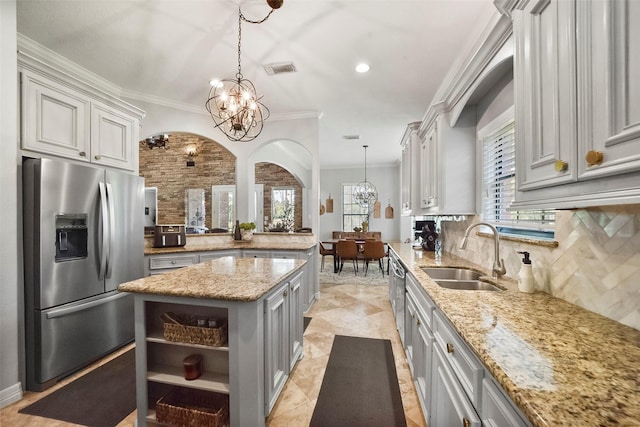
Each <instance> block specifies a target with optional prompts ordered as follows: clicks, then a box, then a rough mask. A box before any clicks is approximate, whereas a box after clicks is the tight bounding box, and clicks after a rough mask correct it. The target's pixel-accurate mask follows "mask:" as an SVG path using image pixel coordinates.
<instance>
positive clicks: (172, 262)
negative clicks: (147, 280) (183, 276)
mask: <svg viewBox="0 0 640 427" xmlns="http://www.w3.org/2000/svg"><path fill="white" fill-rule="evenodd" d="M198 262H199V261H198V253H197V252H193V253H190V254H180V255H177V254H167V255H153V256H148V257H145V263H144V264H145V265H144V275H145V276H153V275H155V274H162V273H166V272H167V271H172V270H175V269H177V268H182V267H187V266H189V265H194V264H197V263H198Z"/></svg>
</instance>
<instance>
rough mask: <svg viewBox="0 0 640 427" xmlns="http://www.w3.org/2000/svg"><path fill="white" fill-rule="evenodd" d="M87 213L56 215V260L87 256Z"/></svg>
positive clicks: (61, 260) (69, 259)
mask: <svg viewBox="0 0 640 427" xmlns="http://www.w3.org/2000/svg"><path fill="white" fill-rule="evenodd" d="M87 241H88V228H87V215H86V214H58V215H56V258H55V260H56V262H63V261H71V260H74V259H81V258H86V257H87Z"/></svg>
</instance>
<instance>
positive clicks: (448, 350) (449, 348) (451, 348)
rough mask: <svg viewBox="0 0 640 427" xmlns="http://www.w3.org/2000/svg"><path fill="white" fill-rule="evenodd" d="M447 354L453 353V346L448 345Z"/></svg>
mask: <svg viewBox="0 0 640 427" xmlns="http://www.w3.org/2000/svg"><path fill="white" fill-rule="evenodd" d="M447 353H453V344H451V343H449V342H448V343H447Z"/></svg>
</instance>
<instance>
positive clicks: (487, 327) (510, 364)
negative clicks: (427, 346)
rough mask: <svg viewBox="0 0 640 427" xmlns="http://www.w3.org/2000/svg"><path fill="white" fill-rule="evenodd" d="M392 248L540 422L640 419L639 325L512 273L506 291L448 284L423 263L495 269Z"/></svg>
mask: <svg viewBox="0 0 640 427" xmlns="http://www.w3.org/2000/svg"><path fill="white" fill-rule="evenodd" d="M391 247H392V248H393V250H394V251H395V252H396V253H397V254H398V255H399V256H400V259H401V261H402V262H403V263H404V264H405V266H406V267H407V268H408V269H409V270H410V272H411V273H412V274H413V276H414V277H415V278H416V279H417V280H418V282H419V283H420V285H421V286H422V287H423V288H424V290H425V291H426V292H427V294H429V295H430V296H431V298H432V299H433V301H434V302H435V304H436V305H437V306H438V308H439V309H440V310H441V311H442V312H443V313H444V315H445V316H446V317H447V318H448V319H449V321H450V322H451V324H452V325H453V326H454V328H455V329H456V330H457V332H458V333H459V334H460V336H461V337H462V338H463V339H464V340H465V341H466V342H467V344H469V346H470V347H471V349H472V350H473V351H474V352H475V354H476V355H477V356H478V358H479V359H480V360H481V361H482V363H483V364H484V365H485V367H486V368H487V370H488V371H489V372H490V373H491V374H492V375H493V377H494V378H495V379H496V380H497V382H498V383H499V384H500V385H501V386H502V388H503V389H504V390H505V392H506V393H507V394H508V395H509V396H510V397H511V399H512V400H513V401H514V402H515V404H516V405H517V406H518V407H519V408H520V410H521V411H522V412H523V414H525V415H526V416H527V417H528V419H529V421H530V422H531V423H532V424H533V425H534V426H640V331H638V330H637V329H633V328H631V327H628V326H625V325H623V324H621V323H618V322H615V321H613V320H610V319H608V318H606V317H604V316H601V315H599V314H596V313H593V312H590V311H588V310H585V309H583V308H581V307H578V306H576V305H573V304H570V303H568V302H565V301H564V300H561V299H559V298H555V297H553V296H551V295H549V294H547V293H543V292H535V293H533V294H525V293H521V292H519V291H518V287H517V282H516V281H514V280H512V279H509V278H503V279H500V280H498V281H497V282H495V283H497V284H498V285H499V286H500V287H502V288H503V289H504V291H502V292H481V291H480V292H478V291H463V290H452V289H446V288H442V287H440V286H438V285H437V284H436V283H435V282H434V281H433V280H432V279H431V278H430V277H429V276H428V275H427V274H426V273H425V272H423V271H422V270H421V269H420V267H421V266H452V267H467V268H472V269H475V270H478V271H480V272H483V273H487V272H488V271H489V270H488V269H487V268H483V267H482V266H478V265H476V264H472V263H469V262H467V261H465V260H464V259H462V258H460V257H457V256H454V255H449V254H444V255H443V256H442V257H441V258H440V259H436V257H435V254H434V253H433V252H424V251H422V250H421V249H419V250H416V249H413V248H412V247H411V245H410V244H400V243H392V244H391Z"/></svg>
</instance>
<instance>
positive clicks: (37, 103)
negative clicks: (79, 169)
mask: <svg viewBox="0 0 640 427" xmlns="http://www.w3.org/2000/svg"><path fill="white" fill-rule="evenodd" d="M21 84H22V148H23V149H25V150H33V151H38V152H41V153H47V154H53V155H58V156H63V157H70V158H75V159H78V160H84V161H89V159H88V158H87V152H88V151H89V138H90V135H89V129H90V128H89V117H90V114H91V113H90V107H91V102H90V101H89V99H88V98H87V97H84V96H82V95H80V94H73V93H69V92H68V90H67V89H66V88H64V87H63V86H61V85H59V84H56V83H55V82H54V81H51V80H49V79H46V78H44V77H42V76H38V75H35V74H31V73H29V72H25V71H23V72H22V74H21Z"/></svg>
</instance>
